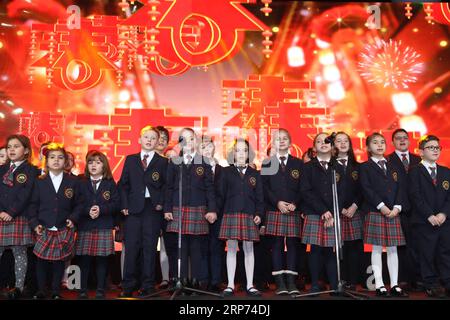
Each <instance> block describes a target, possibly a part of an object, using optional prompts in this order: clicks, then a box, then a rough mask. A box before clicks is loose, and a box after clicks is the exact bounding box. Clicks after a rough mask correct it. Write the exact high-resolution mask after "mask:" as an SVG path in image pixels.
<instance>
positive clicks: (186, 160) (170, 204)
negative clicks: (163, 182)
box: [164, 128, 217, 289]
mask: <svg viewBox="0 0 450 320" xmlns="http://www.w3.org/2000/svg"><path fill="white" fill-rule="evenodd" d="M179 141H180V144H181V152H180V156H178V157H174V158H172V159H171V161H170V163H169V165H168V168H167V188H166V190H167V192H166V197H165V204H164V212H165V213H164V218H165V219H166V220H167V221H168V223H167V229H166V231H167V232H168V233H178V231H179V226H178V221H179V219H180V218H181V234H182V246H181V270H180V275H181V280H182V282H183V283H184V284H186V283H188V262H189V256H190V258H191V259H190V261H191V266H192V268H191V270H192V286H193V287H194V288H196V287H201V288H202V289H203V288H205V287H206V285H207V281H208V279H207V277H206V273H205V270H206V268H207V267H206V266H205V263H206V261H207V260H206V255H207V252H208V246H207V244H208V241H207V237H208V234H209V224H212V223H214V222H215V221H216V220H217V214H216V196H215V192H214V182H213V177H212V171H211V166H210V165H209V164H207V162H206V160H205V159H204V158H203V157H202V156H201V155H200V154H199V153H198V151H197V137H196V135H195V132H194V130H193V129H191V128H183V129H182V130H181V132H180V135H179ZM180 171H181V176H180ZM180 178H181V179H182V199H181V202H180V199H179V191H180V188H179V184H180ZM180 211H181V214H182V217H180ZM170 251H172V250H170ZM176 259H177V257H175V256H173V255H171V256H169V260H171V261H172V262H171V263H170V265H171V266H173V265H175V263H176Z"/></svg>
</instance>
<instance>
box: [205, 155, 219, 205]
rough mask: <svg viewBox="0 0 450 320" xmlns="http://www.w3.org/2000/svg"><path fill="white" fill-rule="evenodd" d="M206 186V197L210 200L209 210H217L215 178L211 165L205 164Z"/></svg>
mask: <svg viewBox="0 0 450 320" xmlns="http://www.w3.org/2000/svg"><path fill="white" fill-rule="evenodd" d="M204 166H205V187H206V193H207V194H206V199H207V202H208V205H207V212H216V211H217V207H216V192H215V187H214V178H213V173H212V169H211V166H210V165H209V164H205V165H204Z"/></svg>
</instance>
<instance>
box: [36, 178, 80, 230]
mask: <svg viewBox="0 0 450 320" xmlns="http://www.w3.org/2000/svg"><path fill="white" fill-rule="evenodd" d="M82 210H83V199H82V197H81V193H80V180H79V179H78V178H76V177H73V176H71V175H69V174H67V173H63V179H62V182H61V186H60V187H59V189H58V192H56V191H55V188H54V187H53V183H52V180H51V178H50V175H44V176H40V177H38V178H37V179H36V181H35V183H34V187H33V195H32V197H31V205H30V225H31V227H32V228H33V229H34V228H36V226H38V225H39V224H41V225H42V226H44V227H45V228H51V227H53V226H55V227H57V228H58V229H62V228H65V226H66V220H67V219H69V220H71V221H72V222H73V223H75V224H76V223H77V222H78V220H79V217H80V214H81V211H82Z"/></svg>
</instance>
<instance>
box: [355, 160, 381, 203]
mask: <svg viewBox="0 0 450 320" xmlns="http://www.w3.org/2000/svg"><path fill="white" fill-rule="evenodd" d="M359 172H360V176H361V179H360V184H361V190H362V194H363V196H364V199H366V201H367V202H368V203H369V204H370V205H371V206H373V207H375V208H376V207H377V206H378V205H379V204H380V203H381V202H383V200H382V199H381V197H380V196H379V195H378V194H377V193H376V192H375V191H374V190H373V188H372V184H371V183H372V182H371V181H370V174H369V168H368V166H365V165H362V166H361V169H360V171H359Z"/></svg>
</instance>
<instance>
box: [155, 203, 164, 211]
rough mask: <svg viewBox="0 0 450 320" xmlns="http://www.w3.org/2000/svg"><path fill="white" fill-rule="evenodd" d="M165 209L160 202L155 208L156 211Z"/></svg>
mask: <svg viewBox="0 0 450 320" xmlns="http://www.w3.org/2000/svg"><path fill="white" fill-rule="evenodd" d="M162 209H163V207H162V205H160V204H158V205H157V206H156V207H155V210H156V211H161V210H162Z"/></svg>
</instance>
